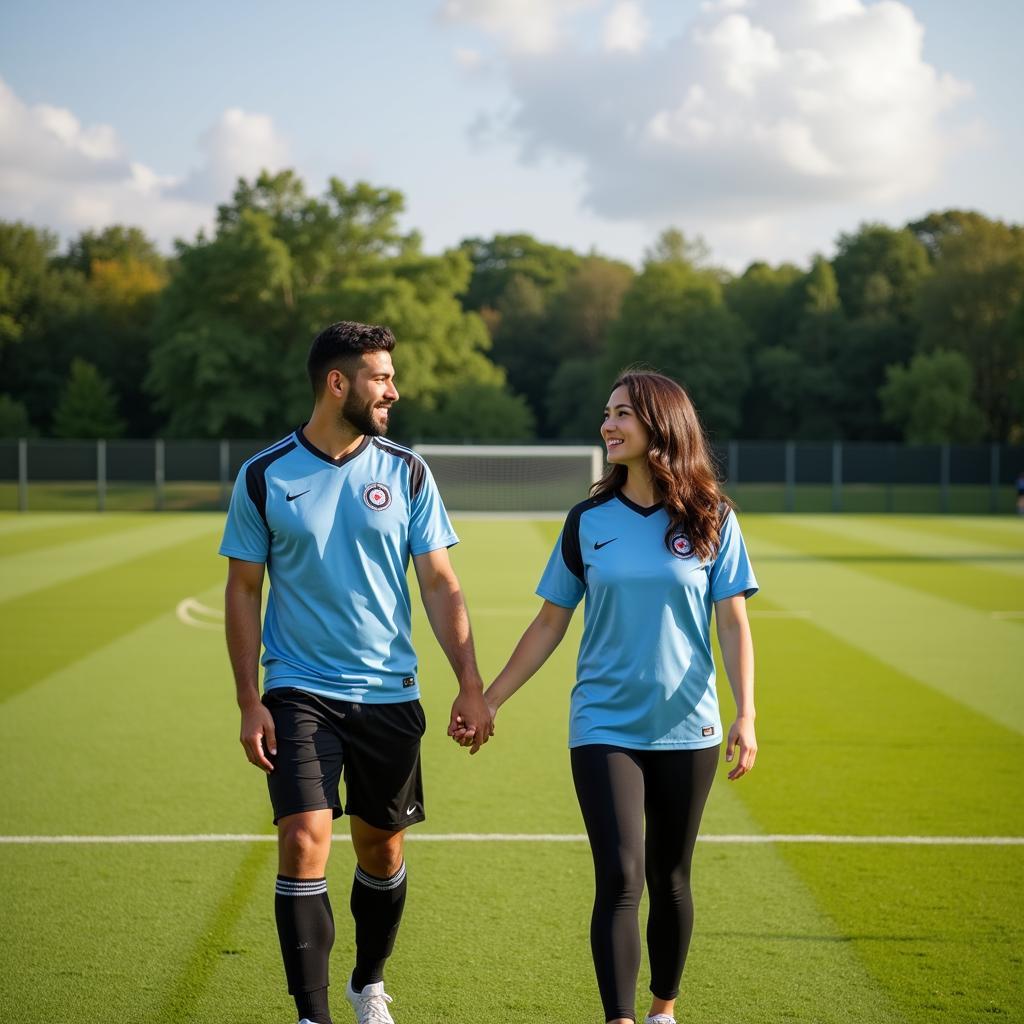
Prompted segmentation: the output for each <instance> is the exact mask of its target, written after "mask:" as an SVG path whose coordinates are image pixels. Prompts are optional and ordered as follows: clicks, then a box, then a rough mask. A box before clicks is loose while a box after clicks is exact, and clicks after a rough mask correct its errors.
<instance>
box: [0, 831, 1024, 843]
mask: <svg viewBox="0 0 1024 1024" xmlns="http://www.w3.org/2000/svg"><path fill="white" fill-rule="evenodd" d="M334 838H335V839H338V840H342V841H344V840H347V839H349V836H348V835H347V834H346V833H344V832H340V833H337V834H336V835H335V836H334ZM406 838H407V839H411V840H414V841H416V842H421V843H422V842H427V843H584V842H586V841H587V837H586V836H585V835H584V834H582V833H580V834H574V833H553V832H448V833H443V834H431V833H427V832H422V833H421V832H410V833H408V835H407V836H406ZM697 838H698V840H699V841H700V842H704V843H730V844H750V845H757V844H766V843H821V844H825V845H833V844H836V845H842V844H846V845H865V846H1024V836H830V835H816V834H814V833H802V834H797V835H784V834H781V833H775V834H771V833H769V834H765V835H701V836H698V837H697ZM276 841H277V836H276V835H275V834H274V833H268V832H252V833H246V832H224V833H216V832H210V833H201V834H198V835H123V836H73V835H68V836H4V835H0V845H8V846H49V845H75V844H90V843H92V844H132V843H140V844H141V843H149V844H154V843H273V842H276Z"/></svg>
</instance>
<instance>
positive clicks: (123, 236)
mask: <svg viewBox="0 0 1024 1024" xmlns="http://www.w3.org/2000/svg"><path fill="white" fill-rule="evenodd" d="M97 262H100V263H126V264H135V265H137V266H140V267H148V268H149V269H150V270H151V271H153V272H154V273H156V274H160V275H162V274H163V273H164V270H165V267H166V262H167V261H166V260H165V259H164V257H163V256H162V255H161V254H160V251H159V250H158V249H157V247H156V243H155V242H153V241H152V239H150V238H148V237H147V236H146V234H145V232H143V231H142V229H141V228H136V227H127V226H125V225H123V224H112V225H110V226H109V227H106V228H104V229H103V230H102V231H83V232H82V233H81V234H80V235H79V236H78V237H77V238H75V239H72V241H71V242H70V243H69V244H68V247H67V251H66V252H65V253H64V255H63V256H61V257H59V258H58V259H57V260H56V264H57V266H60V267H67V268H69V269H72V270H77V271H78V272H79V273H81V274H84V275H85V276H86V277H88V276H90V275H91V274H92V271H93V266H94V264H95V263H97Z"/></svg>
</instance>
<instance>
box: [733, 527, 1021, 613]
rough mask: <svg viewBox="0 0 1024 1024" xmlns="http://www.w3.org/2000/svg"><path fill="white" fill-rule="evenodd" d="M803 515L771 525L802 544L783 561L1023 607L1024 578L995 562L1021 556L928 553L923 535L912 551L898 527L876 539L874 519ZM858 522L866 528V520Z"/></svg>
mask: <svg viewBox="0 0 1024 1024" xmlns="http://www.w3.org/2000/svg"><path fill="white" fill-rule="evenodd" d="M799 518H801V519H803V520H805V521H803V522H793V521H790V518H789V517H787V518H785V519H778V520H775V521H773V522H772V524H771V537H772V539H773V540H774V541H777V542H780V543H783V544H787V545H791V546H793V547H799V550H800V555H798V556H793V555H783V556H781V558H782V560H783V561H785V560H789V559H792V558H794V557H797V558H803V559H805V560H806V559H820V560H822V561H824V562H833V563H835V564H837V565H845V566H849V567H850V568H853V569H857V570H859V571H861V572H864V573H870V574H872V575H875V576H877V577H879V578H880V579H884V580H889V581H890V582H893V583H898V584H899V585H900V586H905V587H912V588H913V589H914V590H918V591H920V592H922V593H924V594H928V595H931V596H935V597H943V598H946V599H947V600H950V601H955V602H956V603H958V604H963V605H966V606H968V607H971V608H976V609H978V610H979V611H983V612H987V613H989V614H991V613H993V612H999V613H1003V612H1006V611H1009V610H1012V609H1017V608H1019V609H1021V610H1022V611H1024V579H1022V578H1021V577H1020V576H1017V575H1015V574H1013V573H1010V572H1002V571H999V570H998V569H997V568H995V567H994V566H995V565H996V563H995V562H993V561H992V559H997V558H998V559H1017V558H1018V556H1017V555H1016V554H1011V553H1008V552H1006V551H1004V552H1002V553H1001V554H999V555H994V556H991V559H990V560H989V561H971V560H970V557H969V556H966V555H960V554H957V553H954V551H955V550H956V549H954V548H951V549H950V550H948V551H947V552H946V553H945V554H943V553H941V552H939V551H933V552H932V553H930V554H927V553H925V551H927V550H928V548H927V546H926V545H927V539H924V540H922V538H920V537H918V536H916V535H914V543H915V544H916V545H918V546H920V547H922V548H923V550H919V551H917V552H912V551H909V550H907V549H906V548H905V547H901V546H900V544H901V541H902V540H903V538H902V537H901V536H900V534H899V533H897V532H894V531H890V532H889V533H887V534H884V535H883V536H882V538H881V539H879V540H878V541H877V542H875V541H873V540H872V539H871V538H873V537H874V536H875V534H874V532H873V531H874V530H875V529H876V525H875V524H873V523H872V524H870V525H869V528H868V529H865V530H857V531H850V530H841V529H838V528H833V527H832V526H831V525H829V526H822V525H820V524H819V522H818V521H817V520H814V519H810V518H809V517H799ZM819 518H824V517H819ZM858 526H859V527H862V528H863V527H864V524H862V523H861V524H858ZM761 528H762V524H755V526H754V528H753V529H754V531H755V534H754V536H757V533H756V531H757V530H760V529H761ZM886 541H887V542H886ZM959 550H962V548H960V549H959ZM765 560H767V561H770V560H772V556H770V555H768V556H766V558H765ZM1020 564H1021V567H1022V568H1024V555H1021V556H1020ZM755 568H756V567H755ZM1011 621H1012V620H1011ZM1022 621H1024V620H1022Z"/></svg>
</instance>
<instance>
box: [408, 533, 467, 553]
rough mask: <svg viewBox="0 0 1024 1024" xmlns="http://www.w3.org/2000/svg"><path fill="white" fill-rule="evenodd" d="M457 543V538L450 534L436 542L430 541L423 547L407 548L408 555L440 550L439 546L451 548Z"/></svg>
mask: <svg viewBox="0 0 1024 1024" xmlns="http://www.w3.org/2000/svg"><path fill="white" fill-rule="evenodd" d="M458 543H459V538H458V537H456V536H455V534H454V533H453V534H451V535H450V536H449V537H448V538H447V539H446V540H439V541H437V543H434V542H433V541H431V543H430V544H429V545H428V546H427V547H425V548H412V547H410V548H409V554H410V555H427V554H429V553H430V552H431V551H440V550H441V548H453V547H455V545H456V544H458Z"/></svg>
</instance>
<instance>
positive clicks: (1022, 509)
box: [1017, 469, 1024, 516]
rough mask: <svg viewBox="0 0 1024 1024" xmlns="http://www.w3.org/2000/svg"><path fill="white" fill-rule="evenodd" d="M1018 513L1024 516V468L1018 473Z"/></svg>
mask: <svg viewBox="0 0 1024 1024" xmlns="http://www.w3.org/2000/svg"><path fill="white" fill-rule="evenodd" d="M1017 515H1019V516H1024V469H1022V470H1021V471H1020V472H1019V473H1018V474H1017Z"/></svg>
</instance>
